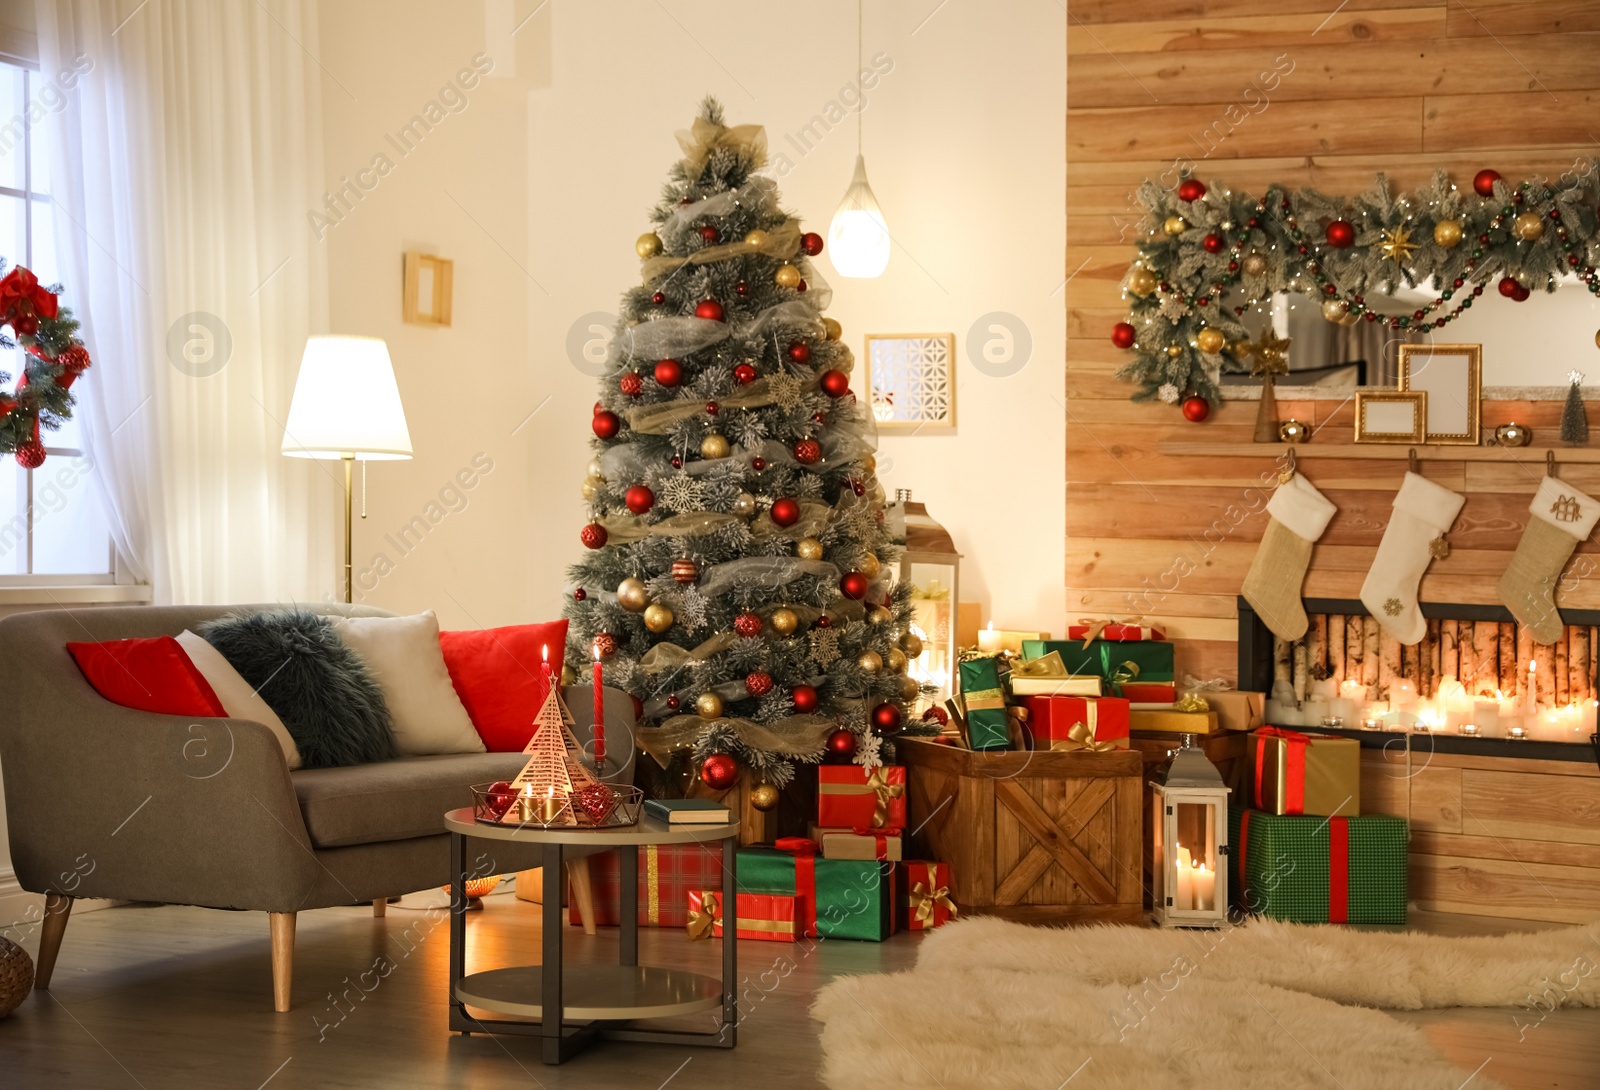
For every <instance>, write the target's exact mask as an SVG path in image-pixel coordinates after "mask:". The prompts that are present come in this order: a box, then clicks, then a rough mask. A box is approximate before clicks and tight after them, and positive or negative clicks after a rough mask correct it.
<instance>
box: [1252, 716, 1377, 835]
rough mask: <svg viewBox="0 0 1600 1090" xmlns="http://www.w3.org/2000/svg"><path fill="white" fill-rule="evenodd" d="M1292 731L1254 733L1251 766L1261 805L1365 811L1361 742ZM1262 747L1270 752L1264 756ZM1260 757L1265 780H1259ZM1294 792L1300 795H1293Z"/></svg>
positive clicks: (1325, 812) (1328, 812)
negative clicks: (1363, 805)
mask: <svg viewBox="0 0 1600 1090" xmlns="http://www.w3.org/2000/svg"><path fill="white" fill-rule="evenodd" d="M1286 733H1288V734H1290V735H1293V736H1294V738H1293V739H1290V738H1283V737H1273V736H1272V735H1271V734H1267V735H1263V734H1262V733H1261V732H1260V731H1257V732H1256V733H1254V734H1252V735H1251V736H1250V763H1249V765H1248V768H1249V770H1250V778H1251V781H1252V782H1251V791H1252V792H1253V793H1256V798H1255V808H1256V809H1257V810H1265V811H1266V812H1267V813H1269V814H1317V815H1320V816H1323V817H1328V816H1333V817H1355V816H1357V815H1358V814H1360V813H1361V743H1360V742H1358V741H1357V740H1356V739H1354V738H1344V737H1340V736H1338V735H1332V734H1310V733H1301V732H1299V731H1288V732H1286ZM1301 739H1304V740H1301ZM1262 746H1265V747H1266V753H1265V754H1263V755H1261V756H1260V757H1258V756H1257V750H1258V749H1259V748H1260V747H1262ZM1257 760H1260V762H1261V763H1260V766H1259V767H1260V769H1261V779H1260V782H1259V783H1256V782H1255V769H1256V768H1257V764H1256V762H1257ZM1291 765H1294V766H1295V767H1293V768H1291ZM1294 794H1298V795H1299V797H1298V798H1291V795H1294Z"/></svg>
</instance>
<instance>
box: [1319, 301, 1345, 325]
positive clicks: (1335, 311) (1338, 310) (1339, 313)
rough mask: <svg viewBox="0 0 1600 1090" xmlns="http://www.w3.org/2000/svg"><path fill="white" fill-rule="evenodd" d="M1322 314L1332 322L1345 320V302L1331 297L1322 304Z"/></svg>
mask: <svg viewBox="0 0 1600 1090" xmlns="http://www.w3.org/2000/svg"><path fill="white" fill-rule="evenodd" d="M1322 316H1323V317H1324V318H1326V319H1327V320H1328V321H1330V322H1335V323H1338V322H1343V321H1344V316H1345V309H1344V304H1343V303H1341V302H1339V300H1337V299H1329V300H1327V301H1326V302H1324V303H1323V304H1322Z"/></svg>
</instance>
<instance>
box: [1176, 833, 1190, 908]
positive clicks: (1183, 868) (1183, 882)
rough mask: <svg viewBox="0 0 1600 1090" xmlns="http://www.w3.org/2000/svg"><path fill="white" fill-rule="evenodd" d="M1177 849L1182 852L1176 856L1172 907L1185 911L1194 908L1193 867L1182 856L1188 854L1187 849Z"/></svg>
mask: <svg viewBox="0 0 1600 1090" xmlns="http://www.w3.org/2000/svg"><path fill="white" fill-rule="evenodd" d="M1179 850H1180V852H1181V853H1182V854H1180V855H1179V857H1178V888H1177V889H1176V890H1174V891H1173V894H1174V896H1173V898H1172V907H1173V908H1175V909H1177V910H1179V911H1180V912H1187V911H1189V910H1190V909H1192V908H1194V868H1193V867H1191V866H1190V865H1189V862H1188V860H1187V859H1186V858H1184V857H1185V856H1187V855H1188V854H1189V850H1188V849H1187V848H1182V849H1179Z"/></svg>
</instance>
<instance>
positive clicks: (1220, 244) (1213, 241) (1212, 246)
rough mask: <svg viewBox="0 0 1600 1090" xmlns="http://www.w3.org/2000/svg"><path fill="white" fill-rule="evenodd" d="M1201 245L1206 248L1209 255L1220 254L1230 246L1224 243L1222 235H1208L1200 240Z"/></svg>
mask: <svg viewBox="0 0 1600 1090" xmlns="http://www.w3.org/2000/svg"><path fill="white" fill-rule="evenodd" d="M1200 245H1201V246H1204V247H1205V250H1206V253H1208V254H1220V253H1221V252H1222V251H1223V249H1224V248H1225V247H1226V246H1227V245H1228V244H1227V243H1226V242H1224V241H1223V239H1222V236H1221V235H1207V236H1206V237H1205V238H1203V239H1201V240H1200Z"/></svg>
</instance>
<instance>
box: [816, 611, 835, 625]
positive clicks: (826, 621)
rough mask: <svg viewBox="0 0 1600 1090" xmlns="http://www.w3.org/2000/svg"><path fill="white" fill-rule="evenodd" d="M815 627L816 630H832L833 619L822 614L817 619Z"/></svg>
mask: <svg viewBox="0 0 1600 1090" xmlns="http://www.w3.org/2000/svg"><path fill="white" fill-rule="evenodd" d="M817 627H818V628H832V627H833V618H832V617H830V616H828V615H827V614H826V613H824V614H822V615H821V616H819V617H818V618H817Z"/></svg>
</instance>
